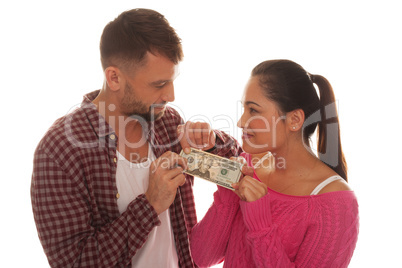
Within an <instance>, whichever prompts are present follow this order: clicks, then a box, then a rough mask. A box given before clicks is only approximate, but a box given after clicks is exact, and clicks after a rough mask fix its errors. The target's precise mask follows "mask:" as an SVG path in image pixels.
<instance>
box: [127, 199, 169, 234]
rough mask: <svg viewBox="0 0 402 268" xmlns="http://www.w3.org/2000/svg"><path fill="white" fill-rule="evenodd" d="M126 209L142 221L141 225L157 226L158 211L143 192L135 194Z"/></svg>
mask: <svg viewBox="0 0 402 268" xmlns="http://www.w3.org/2000/svg"><path fill="white" fill-rule="evenodd" d="M128 209H129V210H130V211H131V212H132V213H133V214H134V215H135V216H136V217H137V219H139V220H140V221H141V222H142V226H144V227H146V226H149V227H153V226H159V225H160V224H161V221H160V220H159V217H158V213H156V211H155V209H154V207H153V206H151V204H150V203H149V202H148V199H147V198H146V197H145V194H141V195H139V196H137V198H136V199H135V200H134V201H133V202H131V203H130V205H129V207H128Z"/></svg>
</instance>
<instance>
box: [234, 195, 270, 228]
mask: <svg viewBox="0 0 402 268" xmlns="http://www.w3.org/2000/svg"><path fill="white" fill-rule="evenodd" d="M240 208H241V211H242V214H243V220H244V223H245V224H246V226H247V228H248V230H250V231H259V230H262V229H267V228H270V227H271V225H272V217H271V206H270V195H269V193H267V194H266V195H265V196H263V197H261V198H260V199H258V200H256V201H253V202H246V201H240Z"/></svg>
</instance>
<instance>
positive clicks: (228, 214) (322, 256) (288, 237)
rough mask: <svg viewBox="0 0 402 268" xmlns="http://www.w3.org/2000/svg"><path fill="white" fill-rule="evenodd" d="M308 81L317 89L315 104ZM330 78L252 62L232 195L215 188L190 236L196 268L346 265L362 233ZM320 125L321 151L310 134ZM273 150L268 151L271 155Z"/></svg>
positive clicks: (286, 64) (287, 64)
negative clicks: (242, 164)
mask: <svg viewBox="0 0 402 268" xmlns="http://www.w3.org/2000/svg"><path fill="white" fill-rule="evenodd" d="M313 84H316V85H317V87H318V89H319V94H320V98H319V97H318V95H317V92H316V89H315V87H314V85H313ZM334 102H335V98H334V94H333V91H332V88H331V85H330V84H329V82H328V81H327V80H326V79H325V78H324V77H322V76H320V75H311V74H309V73H307V72H306V71H305V70H304V69H303V68H302V67H301V66H300V65H298V64H296V63H294V62H292V61H289V60H271V61H265V62H262V63H260V64H259V65H257V66H256V67H255V68H254V69H253V71H252V73H251V78H250V80H249V82H248V84H247V86H246V89H245V92H244V97H243V105H244V113H243V115H242V117H241V119H240V120H239V122H238V126H239V127H240V128H242V129H243V136H242V139H243V149H244V151H245V153H243V154H242V156H243V157H244V159H245V161H246V162H247V164H248V166H250V167H248V168H244V169H243V170H244V172H243V173H244V176H243V178H242V179H241V180H240V182H239V183H237V184H233V187H234V188H235V191H231V190H228V189H225V188H222V187H219V186H218V191H217V192H215V194H214V203H213V205H212V206H211V208H210V209H209V210H208V212H207V214H206V215H205V217H204V219H203V220H202V221H200V222H199V223H198V224H197V225H196V226H195V227H194V228H193V230H192V234H191V250H192V255H193V258H194V260H195V263H196V264H197V265H199V266H200V267H204V266H211V265H214V264H217V263H219V262H221V261H222V260H223V259H224V260H225V263H224V267H281V268H283V267H309V268H311V267H315V268H317V267H347V266H348V264H349V262H350V259H351V257H352V254H353V251H354V249H355V246H356V241H357V235H358V224H359V217H358V204H357V200H356V197H355V195H354V193H353V191H351V189H350V188H349V186H348V184H347V169H346V162H345V158H344V156H343V152H342V147H341V142H340V136H339V122H338V116H337V112H336V107H335V104H334ZM317 125H318V153H319V154H318V155H319V157H316V156H315V155H314V153H313V152H312V150H311V148H310V146H309V138H310V137H311V136H312V134H313V133H314V131H315V129H316V127H317ZM268 152H269V153H268Z"/></svg>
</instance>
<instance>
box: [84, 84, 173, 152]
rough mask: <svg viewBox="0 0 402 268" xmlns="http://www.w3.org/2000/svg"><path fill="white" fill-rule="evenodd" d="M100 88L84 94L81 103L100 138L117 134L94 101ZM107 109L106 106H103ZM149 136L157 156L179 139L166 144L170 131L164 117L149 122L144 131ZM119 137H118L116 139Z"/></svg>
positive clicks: (148, 138)
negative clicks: (164, 140)
mask: <svg viewBox="0 0 402 268" xmlns="http://www.w3.org/2000/svg"><path fill="white" fill-rule="evenodd" d="M99 92H100V90H95V91H93V92H90V93H88V94H86V95H84V99H83V101H82V103H81V108H82V109H83V110H84V112H85V114H86V116H87V118H88V121H89V124H90V125H91V126H92V128H93V130H94V132H95V133H96V135H97V136H98V138H104V137H107V136H110V135H111V134H116V133H115V131H114V129H113V128H112V127H111V126H110V125H109V124H108V123H107V122H106V119H105V118H104V117H103V116H102V115H101V114H100V113H99V111H98V108H97V107H96V105H95V104H93V103H92V101H93V100H94V99H95V98H96V97H97V96H98V95H99ZM101 108H103V109H106V107H101ZM144 134H145V135H146V137H147V140H148V142H149V143H150V144H151V147H152V149H153V151H154V154H155V156H156V157H159V156H161V155H162V154H163V152H164V151H166V148H167V147H170V146H172V144H173V145H174V144H176V143H178V142H179V141H178V140H177V141H173V142H172V141H171V142H172V144H164V142H163V140H162V137H163V136H168V133H167V131H166V129H165V127H164V126H163V120H162V118H161V119H159V120H156V121H153V122H148V123H147V129H146V130H145V133H144ZM117 140H118V137H116V141H117Z"/></svg>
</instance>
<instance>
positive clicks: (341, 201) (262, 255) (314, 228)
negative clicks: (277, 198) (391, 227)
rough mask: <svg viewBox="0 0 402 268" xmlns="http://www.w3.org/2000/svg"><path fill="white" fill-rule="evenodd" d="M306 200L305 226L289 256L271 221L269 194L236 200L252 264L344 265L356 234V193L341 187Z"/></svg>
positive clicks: (265, 265) (280, 265)
mask: <svg viewBox="0 0 402 268" xmlns="http://www.w3.org/2000/svg"><path fill="white" fill-rule="evenodd" d="M324 195H325V196H324ZM310 201H311V202H310V211H309V213H310V218H309V226H308V228H307V232H306V233H305V235H304V239H303V242H302V244H301V245H300V247H299V249H298V251H297V253H296V255H295V257H294V258H292V259H290V258H289V255H288V253H287V252H285V248H284V246H283V243H282V236H279V234H278V226H276V225H275V223H273V221H272V215H271V208H270V195H269V194H268V195H266V196H265V197H263V198H261V199H259V200H257V201H255V202H243V201H241V202H240V207H241V211H242V214H243V219H244V222H245V224H246V226H247V229H248V233H247V235H246V237H247V243H248V244H249V246H250V247H251V249H252V254H253V259H254V262H255V266H256V267H284V268H286V267H316V268H319V267H347V266H348V264H349V262H350V260H351V258H352V254H353V251H354V248H355V246H356V242H357V235H358V225H359V222H358V221H359V217H358V205H357V201H356V197H355V196H354V194H353V192H351V191H342V192H333V193H328V194H323V196H316V197H312V198H311V200H310Z"/></svg>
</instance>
